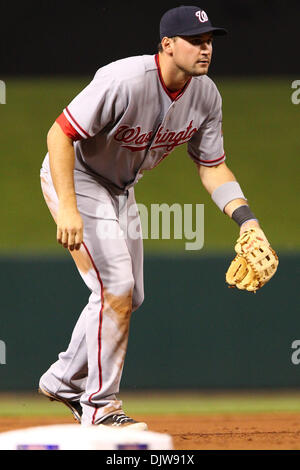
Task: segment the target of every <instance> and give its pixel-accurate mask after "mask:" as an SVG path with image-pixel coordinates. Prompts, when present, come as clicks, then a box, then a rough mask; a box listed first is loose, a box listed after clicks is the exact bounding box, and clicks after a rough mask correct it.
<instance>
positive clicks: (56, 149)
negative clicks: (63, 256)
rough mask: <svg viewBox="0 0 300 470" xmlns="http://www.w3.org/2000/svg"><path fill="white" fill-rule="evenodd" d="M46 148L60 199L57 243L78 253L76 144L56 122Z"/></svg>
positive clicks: (80, 233)
mask: <svg viewBox="0 0 300 470" xmlns="http://www.w3.org/2000/svg"><path fill="white" fill-rule="evenodd" d="M47 145H48V150H49V161H50V170H51V176H52V180H53V184H54V187H55V190H56V193H57V196H58V199H59V208H58V214H57V241H58V243H61V244H62V245H63V246H64V247H65V248H68V249H69V250H71V251H73V250H74V249H76V250H79V248H80V245H81V243H82V238H83V222H82V218H81V215H80V213H79V211H78V209H77V204H76V195H75V188H74V176H73V172H74V160H75V155H74V148H73V142H72V140H71V139H70V138H69V137H67V136H66V135H65V134H64V132H63V131H62V130H61V128H60V126H59V125H58V124H57V123H56V122H55V123H54V124H53V126H52V127H51V129H50V130H49V132H48V136H47Z"/></svg>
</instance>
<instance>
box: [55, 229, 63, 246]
mask: <svg viewBox="0 0 300 470" xmlns="http://www.w3.org/2000/svg"><path fill="white" fill-rule="evenodd" d="M56 240H57V241H58V243H62V230H61V228H60V227H57V231H56Z"/></svg>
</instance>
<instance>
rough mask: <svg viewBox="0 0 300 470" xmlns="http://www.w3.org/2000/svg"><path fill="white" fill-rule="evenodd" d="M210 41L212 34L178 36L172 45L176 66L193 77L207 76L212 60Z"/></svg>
mask: <svg viewBox="0 0 300 470" xmlns="http://www.w3.org/2000/svg"><path fill="white" fill-rule="evenodd" d="M212 41H213V35H212V33H207V34H201V35H200V36H188V37H187V36H178V37H177V38H176V40H175V41H173V44H172V48H173V51H172V52H173V54H172V55H173V60H174V62H175V64H176V66H177V67H178V68H179V69H180V70H182V71H183V72H185V73H186V74H187V75H191V76H193V77H197V76H199V75H205V74H207V72H208V69H209V66H210V62H211V58H212Z"/></svg>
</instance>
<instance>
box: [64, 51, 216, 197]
mask: <svg viewBox="0 0 300 470" xmlns="http://www.w3.org/2000/svg"><path fill="white" fill-rule="evenodd" d="M221 108H222V100H221V97H220V94H219V92H218V90H217V87H216V85H215V84H214V83H213V81H212V80H211V79H210V78H208V77H207V76H200V77H193V78H192V79H191V80H190V81H189V82H188V84H187V85H186V86H185V88H184V89H183V90H182V92H181V93H180V94H179V96H177V98H176V99H175V100H173V101H172V99H171V97H170V93H169V92H168V90H167V89H166V87H165V85H164V83H163V80H162V78H161V75H160V69H159V65H158V56H157V55H156V56H155V55H152V56H150V55H144V56H137V57H130V58H126V59H123V60H118V61H116V62H113V63H111V64H109V65H106V66H104V67H102V68H100V69H99V70H98V71H97V72H96V74H95V77H94V79H93V80H92V81H91V83H90V84H89V85H88V86H87V87H86V88H85V89H84V90H83V91H82V92H81V93H80V94H78V95H77V96H76V97H75V99H74V100H73V101H72V102H71V103H70V104H69V106H68V107H67V108H66V109H64V116H65V118H66V119H67V120H68V122H69V123H70V124H71V126H72V127H73V128H74V129H75V130H76V131H77V133H78V135H79V137H80V138H81V140H78V141H76V142H75V154H76V164H75V168H76V169H78V170H81V171H85V172H87V173H90V174H91V175H93V176H94V177H95V178H96V179H99V180H100V181H101V182H102V183H103V184H104V185H108V186H111V187H112V188H115V189H116V190H117V191H120V190H121V191H124V190H126V189H128V188H129V187H131V186H133V185H134V184H135V183H136V182H137V181H138V180H139V179H140V178H141V176H142V174H143V171H144V170H151V169H152V168H154V167H155V166H156V165H157V164H158V163H159V162H161V161H162V160H163V159H164V158H165V157H166V156H167V155H169V154H170V152H172V150H174V149H175V148H176V147H177V146H178V145H181V144H184V143H188V153H189V155H190V156H191V158H192V159H193V160H194V161H195V162H197V163H200V164H202V165H206V166H212V165H216V164H219V163H222V162H223V161H224V160H225V154H224V148H223V136H222V109H221Z"/></svg>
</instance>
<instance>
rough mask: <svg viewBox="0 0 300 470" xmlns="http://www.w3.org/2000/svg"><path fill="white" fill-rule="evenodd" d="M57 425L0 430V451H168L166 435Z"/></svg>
mask: <svg viewBox="0 0 300 470" xmlns="http://www.w3.org/2000/svg"><path fill="white" fill-rule="evenodd" d="M103 428H104V426H80V425H78V424H61V425H53V426H40V427H34V428H27V429H18V430H16V431H9V432H3V433H0V450H131V449H132V450H172V449H173V443H172V438H171V436H170V435H168V434H161V433H157V432H151V431H135V430H133V429H132V430H130V429H124V428H123V429H113V428H107V427H106V428H105V429H103Z"/></svg>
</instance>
